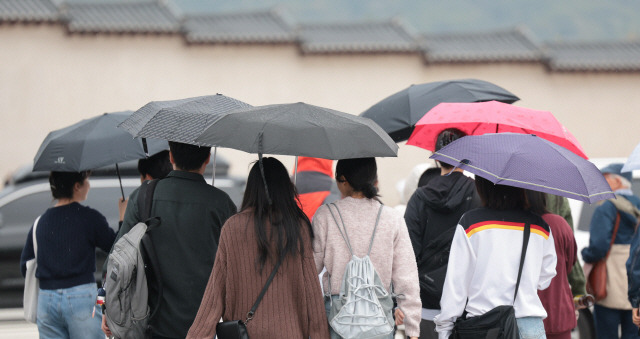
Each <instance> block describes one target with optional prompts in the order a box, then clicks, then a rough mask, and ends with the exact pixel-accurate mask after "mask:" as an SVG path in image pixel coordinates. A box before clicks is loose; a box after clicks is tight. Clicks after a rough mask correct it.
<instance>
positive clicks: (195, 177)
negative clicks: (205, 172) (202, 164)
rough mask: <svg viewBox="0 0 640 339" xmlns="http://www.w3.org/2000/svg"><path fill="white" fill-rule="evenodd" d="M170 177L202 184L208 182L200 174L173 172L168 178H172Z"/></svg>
mask: <svg viewBox="0 0 640 339" xmlns="http://www.w3.org/2000/svg"><path fill="white" fill-rule="evenodd" d="M170 177H172V178H180V179H187V180H193V181H200V182H203V183H206V181H205V180H204V177H203V176H202V174H200V173H193V172H187V171H180V170H173V171H171V172H169V174H168V175H167V178H170Z"/></svg>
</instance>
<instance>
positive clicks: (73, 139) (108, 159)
mask: <svg viewBox="0 0 640 339" xmlns="http://www.w3.org/2000/svg"><path fill="white" fill-rule="evenodd" d="M131 113H132V112H131V111H124V112H116V113H104V114H102V115H99V116H96V117H93V118H90V119H85V120H82V121H80V122H77V123H75V124H73V125H71V126H67V127H65V128H62V129H59V130H55V131H53V132H50V133H49V134H48V135H47V137H46V138H45V139H44V141H43V142H42V144H41V145H40V148H39V149H38V153H36V156H35V158H34V159H33V170H34V171H58V172H80V171H86V170H90V169H95V168H98V167H103V166H106V165H112V164H115V165H116V171H117V172H118V178H120V173H119V169H118V163H119V162H123V161H128V160H135V159H142V158H144V157H145V153H147V154H155V153H158V152H160V151H163V150H166V149H168V148H169V145H168V144H167V142H166V141H164V140H149V141H148V143H147V148H148V151H146V150H144V147H143V143H142V141H141V140H140V139H134V138H132V137H131V135H129V134H128V133H127V132H125V131H123V130H122V129H119V128H118V125H119V124H120V123H121V122H123V121H124V120H125V119H127V118H128V117H130V116H131ZM120 190H121V191H122V184H121V186H120ZM122 199H124V191H123V192H122Z"/></svg>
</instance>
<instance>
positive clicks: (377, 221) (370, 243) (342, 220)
mask: <svg viewBox="0 0 640 339" xmlns="http://www.w3.org/2000/svg"><path fill="white" fill-rule="evenodd" d="M330 205H333V206H334V207H335V208H336V211H338V216H339V217H340V221H341V222H342V228H344V234H342V230H340V224H338V220H337V219H336V216H335V215H334V214H333V211H332V210H331V207H330V206H327V207H328V208H329V212H331V216H332V217H333V220H334V221H335V222H336V225H337V226H338V231H340V235H342V238H343V239H344V240H345V242H346V243H347V246H348V247H349V252H350V253H351V255H353V249H352V248H351V243H350V242H349V235H348V234H347V228H346V227H345V226H344V219H342V214H341V213H340V209H339V208H338V206H337V205H336V204H335V203H331V204H330ZM383 206H384V205H382V203H381V204H380V208H379V209H378V216H377V217H376V224H375V226H374V227H373V233H372V234H371V240H370V241H369V251H368V252H367V255H370V254H371V248H372V247H373V239H375V236H376V230H377V229H378V223H379V222H380V215H381V214H382V207H383Z"/></svg>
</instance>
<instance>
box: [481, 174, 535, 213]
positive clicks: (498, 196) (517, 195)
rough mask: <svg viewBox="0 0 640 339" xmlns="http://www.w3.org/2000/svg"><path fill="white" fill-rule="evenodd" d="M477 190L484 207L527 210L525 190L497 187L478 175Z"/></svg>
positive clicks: (503, 186) (512, 187)
mask: <svg viewBox="0 0 640 339" xmlns="http://www.w3.org/2000/svg"><path fill="white" fill-rule="evenodd" d="M476 190H477V191H478V195H479V196H480V199H481V200H482V205H484V207H487V208H491V209H496V210H508V209H522V210H524V209H527V208H528V207H529V204H528V203H527V197H526V195H525V192H524V191H525V190H524V189H523V188H519V187H514V186H507V185H496V184H494V183H492V182H491V181H489V180H487V179H485V178H482V177H480V176H477V175H476Z"/></svg>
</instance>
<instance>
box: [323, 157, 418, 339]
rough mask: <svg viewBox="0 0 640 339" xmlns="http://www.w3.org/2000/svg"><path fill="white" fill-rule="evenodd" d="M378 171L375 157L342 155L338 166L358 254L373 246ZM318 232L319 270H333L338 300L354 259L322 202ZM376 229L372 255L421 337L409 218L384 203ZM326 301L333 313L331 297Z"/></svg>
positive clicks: (343, 206) (408, 324)
mask: <svg viewBox="0 0 640 339" xmlns="http://www.w3.org/2000/svg"><path fill="white" fill-rule="evenodd" d="M376 172H377V167H376V162H375V158H360V159H346V160H340V161H338V164H337V166H336V181H337V185H338V189H339V190H340V192H341V193H342V197H343V199H342V200H340V201H338V202H336V203H335V205H336V206H337V207H338V210H339V211H340V215H341V216H342V220H343V222H344V227H345V229H346V230H347V233H348V237H349V241H350V243H351V245H352V248H353V253H354V255H356V256H358V257H362V256H364V255H366V254H367V252H368V250H369V243H370V240H371V235H372V233H373V231H374V227H375V224H376V217H377V216H378V210H379V209H380V206H381V203H380V202H379V201H378V199H377V197H378V189H377V187H376V185H377V173H376ZM332 208H333V209H334V210H335V208H334V207H332ZM341 226H342V225H341ZM313 232H314V235H315V238H314V240H313V252H314V253H313V255H314V259H315V262H316V269H317V270H318V273H320V272H321V271H322V269H323V268H326V269H327V273H326V274H325V275H324V277H323V286H324V287H325V290H326V289H327V288H328V286H329V285H330V286H331V291H330V293H331V297H332V298H334V299H335V298H337V297H338V294H339V292H340V284H341V283H342V278H343V274H344V271H345V266H346V264H347V262H349V260H351V254H350V252H349V248H348V246H347V244H346V242H345V240H344V239H343V238H342V236H341V235H340V232H339V230H338V226H337V225H336V222H335V220H334V218H333V217H332V215H331V212H330V211H329V208H328V206H322V207H320V208H319V209H318V211H317V212H316V214H315V216H314V217H313ZM375 232H376V234H375V238H374V242H373V246H372V249H371V254H370V255H369V257H370V258H371V261H372V262H373V265H374V267H375V269H376V271H377V272H378V274H379V276H380V279H381V280H382V284H383V285H384V286H385V288H387V290H388V291H391V287H390V286H391V283H393V292H394V293H395V294H397V295H399V297H398V306H399V308H400V309H401V311H402V312H398V313H397V314H399V313H403V315H404V319H403V320H404V324H405V329H406V330H405V331H406V334H407V336H409V337H411V338H418V336H419V335H420V312H421V311H420V310H421V303H420V288H419V282H418V268H417V265H416V261H415V256H414V254H413V249H412V247H411V240H410V239H409V232H408V230H407V226H406V224H405V222H404V218H403V217H402V215H401V214H399V213H397V212H396V211H395V210H393V209H392V208H390V207H386V206H384V207H383V209H382V212H381V214H380V220H379V223H378V226H377V229H376V231H375ZM327 276H329V278H327ZM329 280H330V283H329ZM325 305H326V306H327V313H328V310H329V309H328V305H330V300H329V299H328V298H326V301H325ZM400 318H402V317H397V318H396V323H397V324H401V323H402V320H400ZM329 321H331V319H329ZM330 331H331V337H332V338H339V336H338V335H337V334H336V333H335V332H334V331H333V329H330ZM391 337H393V333H392V334H391V335H390V338H391Z"/></svg>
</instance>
